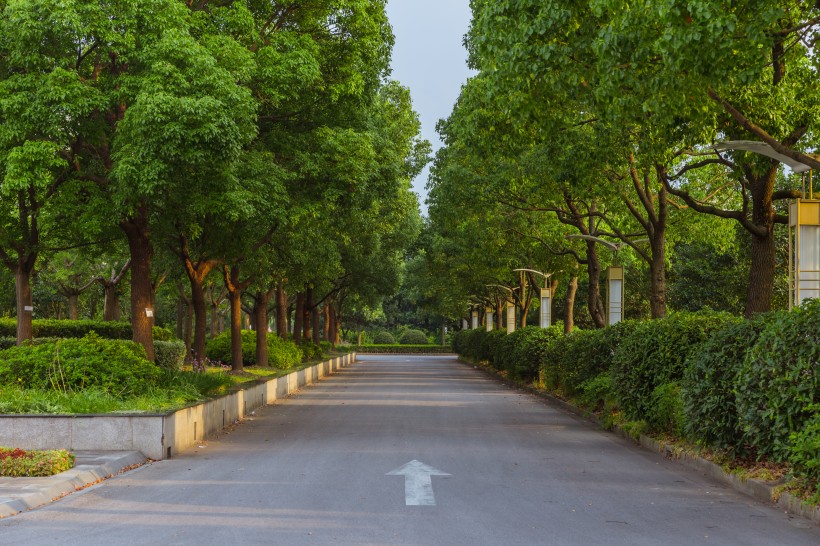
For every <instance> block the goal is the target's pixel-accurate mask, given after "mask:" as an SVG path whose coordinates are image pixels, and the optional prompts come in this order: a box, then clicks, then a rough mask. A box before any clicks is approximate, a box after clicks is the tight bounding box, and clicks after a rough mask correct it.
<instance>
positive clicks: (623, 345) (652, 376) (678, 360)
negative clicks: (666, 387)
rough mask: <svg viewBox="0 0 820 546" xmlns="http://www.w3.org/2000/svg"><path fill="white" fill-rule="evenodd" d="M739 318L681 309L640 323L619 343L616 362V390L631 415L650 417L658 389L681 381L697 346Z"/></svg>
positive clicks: (614, 369) (623, 406)
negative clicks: (689, 311) (687, 311)
mask: <svg viewBox="0 0 820 546" xmlns="http://www.w3.org/2000/svg"><path fill="white" fill-rule="evenodd" d="M739 320H740V319H738V318H735V317H732V316H731V315H728V314H726V313H715V312H699V313H686V312H680V313H674V314H671V315H669V316H668V317H666V318H663V319H657V320H651V321H646V322H641V323H639V324H638V325H636V326H635V328H634V329H633V330H632V332H631V333H629V335H627V336H625V337H624V338H623V339H622V340H621V342H620V343H619V344H618V348H617V349H616V351H615V354H614V356H613V361H612V364H613V367H612V372H613V380H614V385H615V391H616V393H617V396H618V402H619V404H620V406H621V408H623V410H624V411H625V412H626V415H627V417H628V418H629V419H636V420H637V419H642V420H647V419H648V418H649V417H650V415H651V413H652V411H653V405H652V393H653V392H654V390H655V389H656V388H657V387H659V386H661V385H663V384H665V383H670V382H677V381H680V380H681V379H682V378H683V371H684V363H685V362H686V359H687V357H688V356H689V354H690V353H691V352H692V351H693V350H695V349H696V347H697V345H698V344H699V343H700V342H702V341H704V340H706V339H707V338H708V336H709V335H710V334H711V333H712V332H714V331H716V330H717V329H719V328H721V327H722V326H724V325H725V324H727V323H730V322H737V321H739Z"/></svg>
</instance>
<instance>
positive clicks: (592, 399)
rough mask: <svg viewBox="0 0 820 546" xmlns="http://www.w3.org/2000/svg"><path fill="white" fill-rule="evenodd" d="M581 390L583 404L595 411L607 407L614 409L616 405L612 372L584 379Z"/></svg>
mask: <svg viewBox="0 0 820 546" xmlns="http://www.w3.org/2000/svg"><path fill="white" fill-rule="evenodd" d="M579 391H580V398H579V399H580V401H581V404H583V405H584V406H585V407H587V408H590V409H592V410H593V411H597V410H601V409H605V408H610V409H612V408H613V407H614V406H615V392H614V387H613V386H612V374H610V373H609V372H608V371H607V372H603V373H600V374H598V375H596V376H595V377H593V378H592V379H588V380H586V381H584V382H583V383H582V384H581V385H580V387H579Z"/></svg>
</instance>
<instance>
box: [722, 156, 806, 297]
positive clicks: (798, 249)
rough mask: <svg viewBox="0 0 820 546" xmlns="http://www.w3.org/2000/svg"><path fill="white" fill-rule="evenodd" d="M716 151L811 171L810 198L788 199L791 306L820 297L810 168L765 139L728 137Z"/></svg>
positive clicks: (797, 171)
mask: <svg viewBox="0 0 820 546" xmlns="http://www.w3.org/2000/svg"><path fill="white" fill-rule="evenodd" d="M712 148H713V149H714V150H715V151H718V152H723V151H727V150H743V151H746V152H754V153H757V154H761V155H764V156H766V157H771V158H772V159H776V160H777V161H779V162H781V163H784V164H786V165H788V166H789V168H790V169H791V170H792V171H794V172H796V173H800V174H801V175H803V183H804V184H805V180H806V178H805V173H807V172H808V173H809V191H808V196H809V198H808V199H805V196H806V188H805V185H804V186H803V196H804V198H799V199H794V200H792V201H790V202H789V309H791V308H793V307H795V306H799V305H800V304H801V303H803V302H804V301H805V300H807V299H814V298H820V200H817V199H814V187H813V186H812V177H811V167H809V166H808V165H806V164H805V163H801V162H799V161H797V160H796V159H792V158H790V157H788V156H785V155H783V154H780V153H778V152H776V151H775V150H774V149H773V148H772V147H771V146H769V145H768V144H766V143H765V142H756V141H753V140H729V141H726V142H720V143H718V144H715V145H714V146H712Z"/></svg>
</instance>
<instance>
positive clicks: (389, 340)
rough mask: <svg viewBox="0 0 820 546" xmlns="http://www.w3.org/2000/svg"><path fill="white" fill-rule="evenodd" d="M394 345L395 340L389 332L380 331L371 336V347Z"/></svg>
mask: <svg viewBox="0 0 820 546" xmlns="http://www.w3.org/2000/svg"><path fill="white" fill-rule="evenodd" d="M395 343H396V338H394V337H393V334H391V333H390V332H386V331H381V332H377V333H376V335H374V336H373V345H394V344H395Z"/></svg>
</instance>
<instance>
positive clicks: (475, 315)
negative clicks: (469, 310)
mask: <svg viewBox="0 0 820 546" xmlns="http://www.w3.org/2000/svg"><path fill="white" fill-rule="evenodd" d="M471 328H472V329H473V330H475V329H477V328H478V311H473V316H472V325H471Z"/></svg>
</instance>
